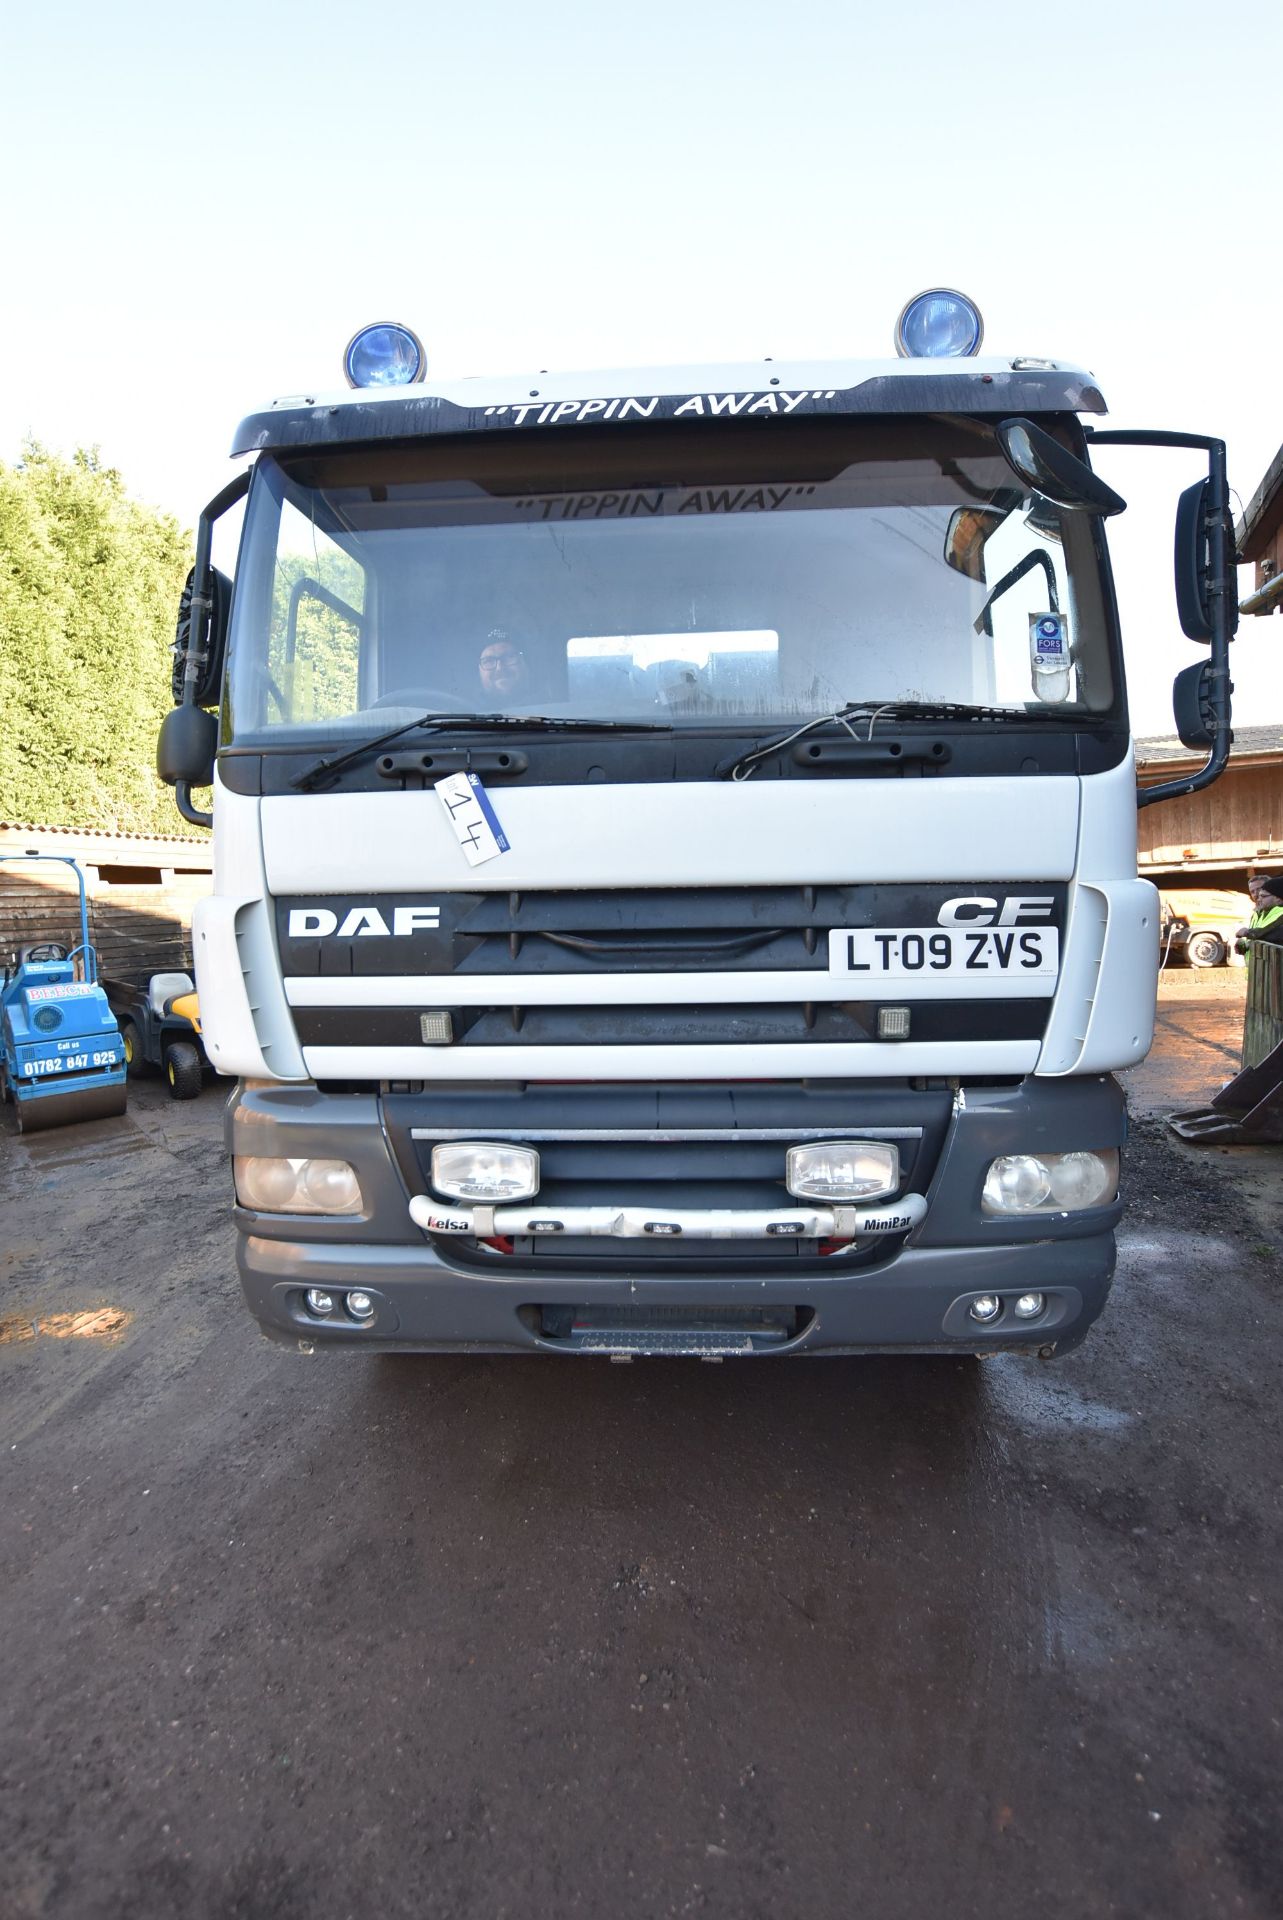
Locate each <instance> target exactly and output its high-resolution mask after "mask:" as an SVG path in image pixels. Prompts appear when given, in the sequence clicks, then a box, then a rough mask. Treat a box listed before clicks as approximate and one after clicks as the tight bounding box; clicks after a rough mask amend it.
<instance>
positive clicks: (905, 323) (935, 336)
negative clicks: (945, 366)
mask: <svg viewBox="0 0 1283 1920" xmlns="http://www.w3.org/2000/svg"><path fill="white" fill-rule="evenodd" d="M984 331H985V328H984V321H983V320H982V319H981V318H980V309H979V307H977V306H976V305H975V303H974V302H973V301H971V300H968V298H967V296H966V294H965V293H955V292H954V291H953V289H952V288H951V287H931V288H929V289H928V291H927V292H926V293H920V294H918V295H917V296H916V297H915V298H914V299H912V300H910V302H909V304H908V306H907V307H905V309H904V311H903V313H902V314H901V315H900V318H899V319H898V320H897V321H896V323H895V350H896V352H897V353H898V354H899V356H900V358H901V359H902V360H919V359H923V360H955V359H967V358H969V357H970V356H971V355H972V354H975V353H979V351H980V342H981V341H982V340H983V339H984Z"/></svg>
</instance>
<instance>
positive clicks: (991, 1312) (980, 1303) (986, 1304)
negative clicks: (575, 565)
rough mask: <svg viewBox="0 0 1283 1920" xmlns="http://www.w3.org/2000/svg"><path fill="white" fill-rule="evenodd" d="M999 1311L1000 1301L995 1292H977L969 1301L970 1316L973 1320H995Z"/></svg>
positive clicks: (1000, 1307)
mask: <svg viewBox="0 0 1283 1920" xmlns="http://www.w3.org/2000/svg"><path fill="white" fill-rule="evenodd" d="M1001 1312H1002V1301H1001V1300H1000V1299H999V1298H998V1296H997V1294H996V1293H978V1294H977V1295H976V1297H975V1299H974V1300H973V1301H972V1302H971V1318H972V1319H973V1320H981V1321H986V1322H987V1321H990V1320H996V1319H997V1318H998V1315H999V1314H1000V1313H1001Z"/></svg>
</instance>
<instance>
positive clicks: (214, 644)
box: [171, 567, 232, 707]
mask: <svg viewBox="0 0 1283 1920" xmlns="http://www.w3.org/2000/svg"><path fill="white" fill-rule="evenodd" d="M205 581H206V586H205V594H204V596H203V597H202V598H201V599H199V600H197V601H196V604H195V606H193V600H194V599H195V598H196V596H195V584H196V569H195V567H193V568H192V570H191V572H190V573H189V574H188V576H187V584H186V586H185V587H184V588H183V591H182V597H181V598H180V600H179V602H178V625H177V626H176V627H175V629H174V671H173V677H172V686H171V690H172V692H173V696H174V704H175V706H177V705H178V703H179V702H180V701H181V700H182V698H183V683H184V680H185V678H186V674H187V663H188V661H189V660H193V659H194V661H195V675H196V677H195V682H194V690H193V693H192V700H193V702H194V704H195V705H196V706H198V707H213V706H217V704H218V695H219V689H220V688H221V686H222V683H223V656H224V655H225V653H226V651H227V616H228V612H229V611H230V608H231V604H232V583H231V581H230V580H229V579H228V577H227V575H226V574H225V573H220V572H219V571H218V569H217V567H208V568H206V570H205Z"/></svg>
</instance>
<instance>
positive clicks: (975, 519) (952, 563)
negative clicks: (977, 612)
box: [944, 507, 1007, 586]
mask: <svg viewBox="0 0 1283 1920" xmlns="http://www.w3.org/2000/svg"><path fill="white" fill-rule="evenodd" d="M1006 518H1007V516H1006V514H1005V513H1004V512H1003V510H1002V509H1001V508H1000V507H956V508H955V509H954V511H953V513H952V514H951V515H950V516H949V530H948V532H947V533H946V534H945V536H944V563H945V565H946V567H952V568H953V570H954V572H955V573H965V574H966V576H967V578H968V580H978V581H979V582H980V584H981V585H982V586H983V584H984V577H985V542H986V540H988V539H989V537H990V535H991V534H994V533H996V532H997V530H998V528H999V527H1000V526H1001V525H1002V523H1003V521H1004V520H1005V519H1006Z"/></svg>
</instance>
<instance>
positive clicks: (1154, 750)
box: [1136, 725, 1283, 767]
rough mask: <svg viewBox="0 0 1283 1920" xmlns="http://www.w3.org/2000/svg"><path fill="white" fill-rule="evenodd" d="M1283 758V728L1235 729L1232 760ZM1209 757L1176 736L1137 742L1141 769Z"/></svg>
mask: <svg viewBox="0 0 1283 1920" xmlns="http://www.w3.org/2000/svg"><path fill="white" fill-rule="evenodd" d="M1262 753H1278V754H1283V726H1279V725H1276V726H1272V727H1235V729H1234V745H1233V746H1232V747H1231V748H1230V759H1231V760H1239V759H1242V758H1243V757H1244V756H1245V755H1248V754H1262ZM1206 758H1207V756H1206V754H1205V753H1203V751H1202V750H1201V749H1200V748H1198V747H1187V746H1186V745H1185V744H1184V742H1183V741H1182V740H1179V739H1178V738H1177V737H1176V735H1175V734H1174V733H1163V734H1153V735H1151V736H1150V737H1149V738H1147V739H1144V740H1138V741H1137V742H1136V762H1137V765H1138V766H1142V767H1152V766H1154V765H1155V764H1157V763H1159V762H1161V761H1164V760H1205V759H1206Z"/></svg>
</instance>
